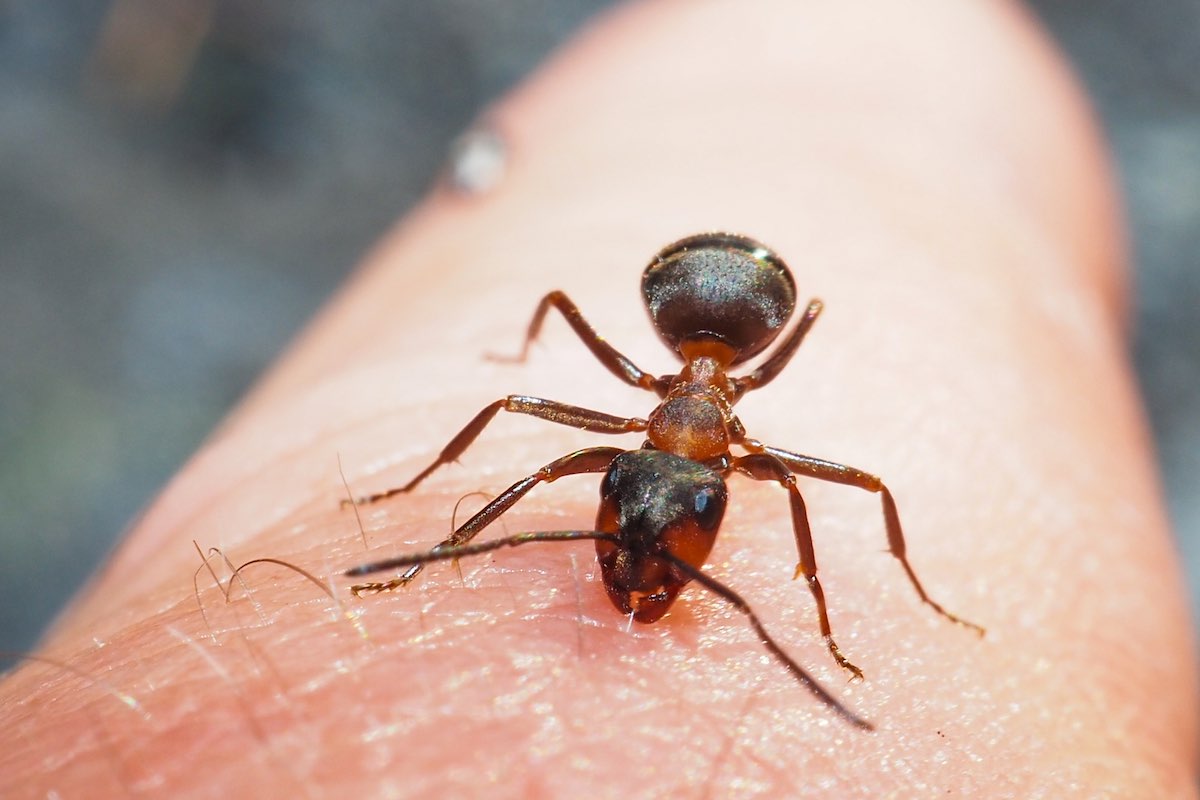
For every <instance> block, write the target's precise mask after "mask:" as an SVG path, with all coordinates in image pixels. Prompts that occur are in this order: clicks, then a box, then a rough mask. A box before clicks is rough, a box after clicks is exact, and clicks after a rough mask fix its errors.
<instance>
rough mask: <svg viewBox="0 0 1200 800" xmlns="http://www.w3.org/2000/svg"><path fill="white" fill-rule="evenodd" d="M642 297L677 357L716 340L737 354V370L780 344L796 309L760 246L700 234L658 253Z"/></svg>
mask: <svg viewBox="0 0 1200 800" xmlns="http://www.w3.org/2000/svg"><path fill="white" fill-rule="evenodd" d="M642 297H643V299H644V300H645V301H646V308H647V309H648V310H649V311H650V319H651V320H652V321H653V323H654V328H655V330H657V331H658V335H659V336H661V337H662V339H663V341H665V342H666V343H667V345H668V346H669V347H670V348H671V349H672V350H675V351H676V352H679V351H680V347H681V345H684V344H685V343H686V342H687V341H689V340H697V339H700V340H702V339H705V338H711V339H716V340H718V341H720V342H722V343H724V344H726V345H728V346H729V347H730V348H731V349H732V350H733V351H734V356H733V361H732V362H731V365H732V364H738V363H740V362H742V361H745V360H746V359H748V358H750V357H752V356H754V355H756V354H757V353H759V352H761V351H762V350H763V349H764V348H765V347H766V346H767V345H769V344H770V343H771V342H772V341H774V340H775V337H776V336H777V335H778V334H779V331H780V330H781V329H782V328H783V326H784V323H786V322H787V320H788V318H789V317H790V316H791V315H792V311H793V310H794V309H795V308H796V283H795V281H794V280H793V279H792V274H791V273H790V272H789V271H788V268H787V266H786V265H785V264H784V263H783V261H782V260H781V259H780V258H779V257H778V256H776V255H775V253H774V252H772V251H771V249H770V248H769V247H767V246H766V245H764V244H762V243H761V242H758V241H756V240H754V239H751V238H749V237H748V236H739V235H736V234H730V233H702V234H697V235H695V236H689V237H687V238H686V239H680V240H679V241H677V242H675V243H674V244H671V245H668V246H667V247H665V248H663V249H662V250H660V251H659V252H658V255H656V256H655V257H654V260H653V261H651V262H650V265H649V266H648V267H646V271H645V272H644V273H643V274H642Z"/></svg>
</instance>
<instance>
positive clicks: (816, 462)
mask: <svg viewBox="0 0 1200 800" xmlns="http://www.w3.org/2000/svg"><path fill="white" fill-rule="evenodd" d="M642 297H643V299H644V300H645V302H646V307H647V309H648V310H649V312H650V319H651V321H652V323H653V325H654V328H655V330H657V331H658V335H659V336H660V337H661V338H662V340H663V341H664V342H665V343H666V344H667V346H668V347H670V348H671V349H672V350H673V351H675V353H677V354H678V355H679V357H680V358H681V359H682V360H683V362H684V366H683V369H682V370H680V372H679V373H678V374H673V375H662V376H658V377H655V376H652V375H650V374H648V373H646V372H645V371H643V370H642V369H640V368H638V367H637V366H636V365H635V364H634V363H633V362H632V361H630V360H629V359H628V358H626V357H625V356H624V355H622V354H621V353H620V352H618V351H617V350H616V349H615V348H613V346H612V345H610V344H609V343H608V342H607V341H606V340H605V339H604V338H603V337H601V336H600V335H599V334H597V333H596V331H595V330H594V329H593V328H592V326H591V325H590V324H588V322H587V321H586V320H585V319H584V318H583V315H582V314H581V313H580V311H579V308H578V307H577V306H576V305H575V304H574V303H573V302H571V300H570V299H569V298H568V297H567V296H566V295H565V294H563V293H562V292H561V291H553V292H550V293H549V294H547V295H546V296H545V297H543V298H542V301H541V302H540V303H539V304H538V307H537V310H536V311H535V312H534V315H533V319H532V320H531V321H530V323H529V328H528V330H527V331H526V334H525V342H524V345H523V347H522V349H521V353H520V355H519V356H517V358H516V360H518V361H523V360H524V359H525V358H526V356H527V355H528V353H529V347H530V345H531V344H532V342H533V341H534V340H535V339H536V338H537V336H538V333H539V331H540V330H541V327H542V323H543V321H544V320H545V318H546V314H547V313H549V311H550V309H551V308H554V309H557V310H558V311H559V312H560V313H561V314H562V315H563V317H564V318H565V319H566V321H567V323H568V324H570V326H571V328H572V329H574V331H575V333H576V334H577V335H578V336H579V338H580V339H581V340H582V341H583V343H584V344H585V345H586V346H587V347H588V349H589V350H591V352H592V354H593V355H594V356H595V357H596V359H597V360H599V361H600V363H601V364H603V365H604V366H605V367H607V368H608V370H609V371H610V372H612V373H613V374H614V375H616V376H617V377H618V378H620V379H621V380H623V381H625V382H626V383H628V384H631V385H633V386H636V387H639V388H642V389H647V390H649V391H652V392H654V393H655V394H657V395H658V397H659V398H660V399H661V402H660V403H659V405H658V407H657V408H655V409H654V411H652V412H651V413H650V416H649V417H648V418H646V419H641V418H637V417H616V416H612V415H609V414H603V413H601V412H599V411H593V410H591V409H586V408H580V407H578V406H573V405H567V404H565V403H559V402H555V401H553V400H543V399H540V398H537V397H526V396H523V395H509V396H508V397H505V398H503V399H501V400H497V401H495V402H494V403H491V404H490V405H488V406H487V407H485V408H484V409H483V410H482V411H480V412H479V413H478V414H477V415H476V416H475V418H474V419H472V420H471V421H470V422H469V423H468V424H467V425H466V427H464V428H463V429H462V430H461V431H459V433H458V434H457V435H456V436H455V437H454V438H453V439H451V440H450V442H449V444H447V445H446V446H445V448H443V450H442V452H441V454H440V455H439V456H438V457H437V459H436V460H435V461H434V462H433V463H432V464H430V465H429V466H428V467H426V468H425V469H424V470H423V471H421V472H420V473H419V474H418V475H417V476H416V477H414V478H413V479H412V480H410V481H409V482H408V483H406V484H405V485H404V486H401V487H399V488H396V489H390V490H388V491H385V492H379V493H377V494H372V495H369V496H367V497H364V498H361V499H360V500H358V501H357V502H360V503H374V502H378V501H380V500H383V499H385V498H389V497H392V496H394V495H397V494H403V493H405V492H409V491H412V490H413V489H414V488H416V487H417V485H418V484H420V483H421V481H423V480H425V478H427V477H428V476H429V475H430V474H431V473H432V472H434V470H436V469H438V468H439V467H440V466H442V465H443V464H448V463H450V462H452V461H456V460H457V459H458V457H459V456H460V455H462V453H463V452H464V451H465V450H466V449H467V448H468V447H469V446H470V445H471V443H472V442H474V441H475V438H476V437H477V436H479V434H480V433H481V432H482V431H483V429H484V428H485V427H486V426H487V424H488V423H489V422H491V420H492V419H493V418H494V417H495V416H496V414H497V413H498V412H499V411H501V410H504V411H508V412H512V413H516V414H527V415H529V416H533V417H537V418H539V419H544V420H547V421H549V422H554V423H558V424H560V425H569V426H572V427H575V428H581V429H583V430H587V431H592V432H594V433H643V432H644V433H645V434H646V441H645V443H644V444H643V445H642V447H641V449H638V450H622V449H620V448H616V447H590V448H587V449H584V450H578V451H576V452H574V453H570V454H568V455H565V456H563V457H562V458H558V459H555V460H554V461H551V462H550V463H549V464H547V465H545V466H544V467H542V468H541V469H539V470H538V471H537V472H535V473H533V474H532V475H530V476H528V477H526V478H524V479H522V480H520V481H518V482H517V483H514V484H513V485H512V486H510V487H509V488H508V489H506V490H505V491H504V492H503V493H501V494H500V495H499V496H498V497H496V499H495V500H493V501H492V502H490V503H489V504H488V505H487V506H485V507H484V508H483V509H482V510H481V511H479V512H478V513H477V514H475V516H473V517H471V519H469V520H467V522H465V523H463V524H462V525H461V526H460V527H459V528H457V529H456V530H455V531H454V533H452V534H451V535H450V536H449V537H447V538H446V539H445V540H444V541H442V542H441V543H439V544H438V545H437V546H435V547H434V548H433V549H432V550H430V551H428V552H424V553H415V554H411V555H407V556H400V557H397V558H389V559H385V560H383V561H376V562H373V563H369V564H363V565H361V566H358V567H355V568H353V569H351V570H348V571H347V572H346V574H347V575H350V576H361V575H368V574H371V573H375V572H382V571H384V570H392V569H396V568H399V567H405V566H406V567H408V569H407V570H405V571H404V572H403V573H401V574H400V575H399V576H398V577H396V578H393V579H391V580H388V581H383V582H379V583H363V584H358V585H355V586H354V587H352V591H353V592H354V593H355V594H356V595H360V594H363V593H375V592H383V591H390V590H392V589H395V588H397V587H400V586H404V585H405V584H408V583H409V582H410V581H412V580H413V578H415V577H416V576H417V574H418V573H420V571H421V570H422V568H423V567H424V565H425V564H427V563H430V562H433V561H441V560H446V559H458V558H462V557H464V556H469V555H475V554H479V553H485V552H489V551H491V550H496V549H499V548H501V547H507V546H516V545H521V544H526V543H530V542H546V541H577V540H581V539H591V540H594V541H595V542H596V555H597V558H598V560H599V562H600V570H601V574H602V577H603V581H604V587H605V589H606V590H607V591H608V596H609V598H610V599H611V600H612V603H613V605H615V606H616V607H617V609H619V610H620V611H621V612H622V613H624V614H628V615H630V616H631V617H632V618H633V619H635V620H637V621H638V622H645V623H649V622H654V621H655V620H657V619H659V618H660V617H662V616H663V614H665V613H666V612H667V610H668V609H669V608H670V607H671V604H672V603H673V602H674V601H675V598H676V597H677V596H678V594H679V592H680V591H681V590H682V589H683V587H684V586H686V585H687V584H688V583H690V582H692V581H695V582H697V583H698V584H700V585H702V586H704V587H705V588H706V589H708V590H710V591H712V592H714V593H715V594H717V595H718V596H720V597H722V598H723V599H725V600H726V601H728V602H730V603H731V604H733V605H734V606H735V607H736V608H738V610H740V611H741V612H742V613H744V614H746V615H747V617H748V618H749V620H750V623H751V624H752V626H753V627H754V629H755V631H756V632H757V633H758V634H759V637H760V638H761V639H762V641H763V643H764V644H765V645H766V647H767V648H768V650H769V651H770V652H771V653H772V655H774V656H775V657H776V658H778V659H779V660H780V661H781V662H782V663H783V664H784V666H785V667H787V669H788V670H789V671H790V672H792V674H793V675H795V676H796V677H797V678H798V679H799V680H800V681H801V682H802V683H804V684H805V685H806V686H807V687H808V688H809V689H810V690H812V691H813V692H814V693H815V694H816V695H817V696H818V697H819V698H820V699H821V700H822V701H824V702H825V703H827V704H828V705H830V706H831V707H832V708H834V709H835V710H837V711H838V712H839V713H840V714H842V715H843V716H844V717H846V718H847V719H848V720H850V721H851V722H853V723H854V724H856V725H859V726H860V727H870V726H869V723H866V722H865V721H864V720H862V719H860V718H859V717H856V716H855V715H854V714H853V713H851V712H850V711H848V710H847V709H846V708H844V707H843V706H842V705H841V704H840V703H839V702H838V701H837V700H835V699H834V698H833V697H832V696H831V695H830V694H829V693H828V692H827V691H826V690H825V689H823V688H822V687H821V686H820V685H819V684H818V683H816V681H815V680H814V679H813V678H811V677H810V676H809V675H808V674H807V673H806V672H805V671H804V670H803V669H802V668H801V667H800V666H799V665H798V664H797V663H796V662H795V661H794V660H792V659H791V658H790V657H789V656H788V655H787V654H786V653H784V651H783V650H782V649H781V648H780V647H779V646H778V645H777V644H776V643H775V641H774V640H773V639H772V638H771V637H770V636H769V635H768V634H767V632H766V630H765V629H764V628H763V626H762V625H761V623H760V622H759V620H758V617H757V616H756V615H755V614H754V612H753V611H752V610H751V609H750V607H749V605H748V604H747V603H746V602H745V600H743V599H742V598H741V597H740V596H739V595H738V594H736V593H735V592H734V591H733V590H732V589H730V588H729V587H727V586H725V585H724V584H721V583H720V582H718V581H716V580H715V579H713V578H711V577H709V576H708V575H706V574H705V573H704V572H702V571H701V568H702V567H703V566H704V562H705V561H706V559H707V558H708V554H709V551H710V550H711V549H712V546H713V543H714V541H715V540H716V535H717V530H718V528H719V527H720V524H721V519H722V517H723V516H724V513H725V505H726V498H727V489H726V485H725V478H726V476H728V475H729V474H730V473H733V472H738V473H741V474H743V475H747V476H749V477H750V478H752V479H754V480H760V481H774V482H776V483H778V484H780V485H781V486H782V487H783V488H784V489H785V490H786V491H787V493H788V499H789V501H790V502H791V512H792V530H793V533H794V535H795V539H796V548H797V550H798V551H799V555H800V558H799V563H798V565H797V567H796V572H795V576H794V577H796V578H799V577H801V576H803V577H804V579H805V582H806V583H807V584H808V588H809V590H810V591H811V592H812V595H813V598H814V599H815V600H816V606H817V618H818V621H819V624H820V630H821V635H822V636H823V637H824V639H825V644H826V646H827V647H828V648H829V652H830V653H831V654H832V655H833V658H834V659H835V660H836V661H837V663H838V664H839V665H840V666H842V667H843V668H844V669H846V670H848V671H849V672H850V673H851V674H852V675H853V676H854V677H855V678H861V677H862V670H860V669H859V668H858V667H856V666H855V665H854V664H852V663H851V662H850V661H849V660H848V659H847V658H846V657H845V656H844V655H842V652H841V650H840V649H839V647H838V645H837V642H836V641H835V640H834V638H833V632H832V629H831V627H830V624H829V612H828V609H827V608H826V603H825V592H824V590H823V589H822V588H821V581H820V579H818V577H817V561H816V556H815V553H814V550H813V541H812V531H811V530H810V528H809V524H808V514H807V511H806V510H805V505H804V498H803V497H802V496H801V494H800V491H799V489H798V488H797V486H796V477H797V476H798V475H799V476H803V477H809V478H817V479H820V480H824V481H832V482H834V483H841V484H847V485H849V486H855V487H858V488H860V489H865V490H867V491H869V492H874V493H876V494H878V495H879V496H880V498H881V500H882V504H883V518H884V525H885V527H886V529H887V537H888V546H889V549H890V551H891V553H892V555H893V556H895V557H896V559H897V560H899V562H900V564H901V566H902V567H903V569H904V572H905V574H906V575H907V576H908V579H909V582H910V583H911V584H912V586H913V588H914V589H915V590H916V592H917V594H918V595H919V596H920V598H921V600H922V601H923V602H924V603H926V604H927V605H929V606H930V607H932V608H933V609H934V610H935V611H937V612H938V613H939V614H941V615H942V616H943V617H945V618H947V619H949V620H950V621H952V622H955V623H957V624H959V625H964V626H967V627H970V628H973V629H974V630H976V631H978V632H979V633H980V634H982V633H983V629H982V628H980V627H979V626H978V625H975V624H974V623H971V622H968V621H966V620H964V619H961V618H959V617H957V616H955V615H954V614H952V613H950V612H949V611H947V610H946V609H945V608H943V607H942V606H941V605H940V604H938V603H937V602H936V601H934V600H933V599H932V598H930V597H929V595H928V594H927V593H926V592H925V589H924V587H922V585H921V582H920V580H919V579H918V578H917V575H916V573H915V572H914V571H913V568H912V566H911V565H910V564H909V562H908V557H907V555H906V548H905V543H904V533H903V531H902V529H901V527H900V516H899V514H898V513H897V510H896V503H895V500H893V498H892V493H891V491H889V490H888V488H887V486H886V485H884V483H883V481H881V480H880V479H879V478H877V477H876V476H874V475H871V474H869V473H867V472H863V471H862V470H859V469H855V468H853V467H848V466H845V465H842V464H837V463H834V462H831V461H825V460H823V459H819V458H813V457H811V456H806V455H800V454H798V453H792V452H790V451H787V450H781V449H779V448H777V447H771V446H769V445H766V444H763V443H762V442H760V441H759V440H757V439H752V438H750V437H748V436H747V435H746V430H745V428H744V427H743V425H742V422H741V420H739V419H738V418H737V416H736V415H735V414H734V413H733V406H734V405H735V404H736V403H737V402H738V400H740V399H741V398H742V396H743V395H745V394H746V393H747V392H749V391H752V390H754V389H759V388H761V387H763V386H766V385H767V384H768V383H770V382H771V381H772V380H774V379H775V377H776V376H778V375H779V373H780V372H781V371H782V370H783V368H784V367H785V366H787V364H788V362H789V361H791V359H792V356H793V355H795V353H796V351H797V349H798V348H799V347H800V343H801V342H802V341H803V340H804V337H805V335H806V334H807V333H808V331H809V329H810V328H811V327H812V325H813V323H814V322H815V321H816V319H817V316H818V315H819V314H820V313H821V308H822V305H821V301H819V300H811V301H810V302H809V304H808V307H807V308H806V309H805V311H804V313H803V315H801V317H800V319H799V321H798V322H797V323H796V325H795V327H794V328H792V331H791V333H789V334H788V335H787V336H786V337H784V339H783V342H782V343H781V344H780V345H779V346H778V347H777V348H776V349H775V351H774V352H772V353H771V354H769V355H768V356H767V357H766V358H765V360H764V361H763V362H762V363H761V364H760V365H759V366H758V367H757V368H756V369H754V370H752V371H750V372H749V373H747V374H745V375H742V376H740V377H734V376H731V375H729V373H728V371H729V370H730V369H731V368H732V367H736V366H738V365H740V364H742V363H744V362H745V361H747V360H748V359H750V358H752V357H754V356H755V355H757V354H759V353H761V352H762V351H763V350H765V349H766V348H767V347H768V345H770V344H771V343H772V342H773V341H774V340H775V339H776V337H777V336H778V335H779V333H780V332H781V331H782V329H783V327H784V325H785V324H786V323H787V320H788V318H789V317H791V315H792V312H793V310H794V309H795V306H796V286H795V282H794V280H793V279H792V275H791V272H789V270H788V268H787V266H786V265H785V264H784V263H783V261H782V260H781V259H780V258H779V257H778V256H777V255H776V254H775V253H774V252H772V251H771V250H770V249H769V248H768V247H766V246H765V245H763V244H762V243H760V242H758V241H755V240H754V239H751V238H749V237H746V236H739V235H735V234H729V233H702V234H698V235H695V236H690V237H687V238H685V239H681V240H680V241H677V242H675V243H674V244H671V245H669V246H667V247H665V248H663V249H662V250H661V251H660V252H659V253H658V254H657V255H656V256H655V257H654V259H653V261H651V262H650V265H649V266H648V267H646V270H645V272H644V273H643V275H642ZM731 445H737V446H738V447H740V448H741V449H743V450H745V451H746V454H745V455H738V456H735V455H733V454H732V453H731V452H730V446H731ZM587 473H604V480H603V482H602V484H601V487H600V509H599V512H598V514H597V516H596V525H595V530H587V531H583V530H580V531H542V532H536V533H521V534H517V535H515V536H509V537H506V538H503V539H499V540H495V541H489V542H484V543H481V544H469V543H470V542H471V540H472V539H474V538H475V536H476V534H478V533H479V532H480V531H481V530H483V529H484V528H485V527H487V526H488V525H489V524H491V523H492V522H493V521H495V519H496V518H497V517H499V516H500V515H501V514H503V513H504V512H506V511H507V510H508V509H509V508H511V507H512V506H513V505H514V504H515V503H516V502H517V501H518V500H520V499H521V498H522V497H524V496H525V495H526V494H528V493H529V491H530V490H531V489H532V488H533V487H534V486H537V485H538V484H539V483H549V482H551V481H555V480H557V479H559V478H562V477H564V476H567V475H580V474H587Z"/></svg>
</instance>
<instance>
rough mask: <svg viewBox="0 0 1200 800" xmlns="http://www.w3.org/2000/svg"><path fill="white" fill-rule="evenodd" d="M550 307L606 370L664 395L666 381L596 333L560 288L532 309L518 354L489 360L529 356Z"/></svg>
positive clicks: (523, 358) (513, 359)
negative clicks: (637, 363)
mask: <svg viewBox="0 0 1200 800" xmlns="http://www.w3.org/2000/svg"><path fill="white" fill-rule="evenodd" d="M551 308H556V309H558V311H559V313H561V314H562V315H563V318H564V319H565V320H566V321H567V324H568V325H570V326H571V329H572V330H574V331H575V334H576V335H577V336H578V337H579V339H580V340H581V341H582V342H583V343H584V345H586V346H587V349H588V350H591V351H592V355H593V356H595V357H596V360H597V361H599V362H600V363H601V364H603V365H604V366H605V367H606V368H607V369H608V371H609V372H611V373H612V374H613V375H616V376H617V377H618V378H620V379H621V380H623V381H625V383H628V384H629V385H631V386H637V387H640V388H642V389H648V390H650V391H652V392H655V393H656V394H658V396H659V397H663V396H665V395H666V392H667V388H668V385H667V382H666V381H664V380H662V379H661V378H656V377H653V376H651V375H650V374H648V373H647V372H645V371H644V370H642V369H641V368H640V367H638V366H637V365H636V364H634V363H633V362H632V361H630V360H629V358H627V357H626V356H625V355H624V354H622V353H621V352H620V351H619V350H617V349H616V348H615V347H613V346H612V345H611V344H609V343H608V341H607V340H605V338H604V337H603V336H601V335H600V334H598V333H596V329H595V328H593V327H592V326H591V324H590V323H589V322H588V321H587V320H586V319H584V318H583V313H582V312H581V311H580V310H579V307H578V306H576V305H575V304H574V303H573V302H571V298H569V297H567V296H566V295H565V294H563V293H562V292H560V291H553V292H550V293H549V294H548V295H546V296H545V297H543V298H542V300H541V302H540V303H538V306H537V309H536V310H535V311H534V312H533V319H531V320H530V321H529V329H528V330H526V331H525V341H524V343H523V344H522V345H521V353H520V355H518V356H515V357H514V356H496V355H489V356H488V357H489V358H491V359H492V360H493V361H509V362H522V361H524V360H525V359H526V358H527V357H528V356H529V346H530V345H531V344H533V340H534V339H536V338H537V337H538V334H539V333H540V332H541V330H542V323H543V322H544V321H545V320H546V314H547V313H548V312H549V311H550V309H551Z"/></svg>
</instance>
